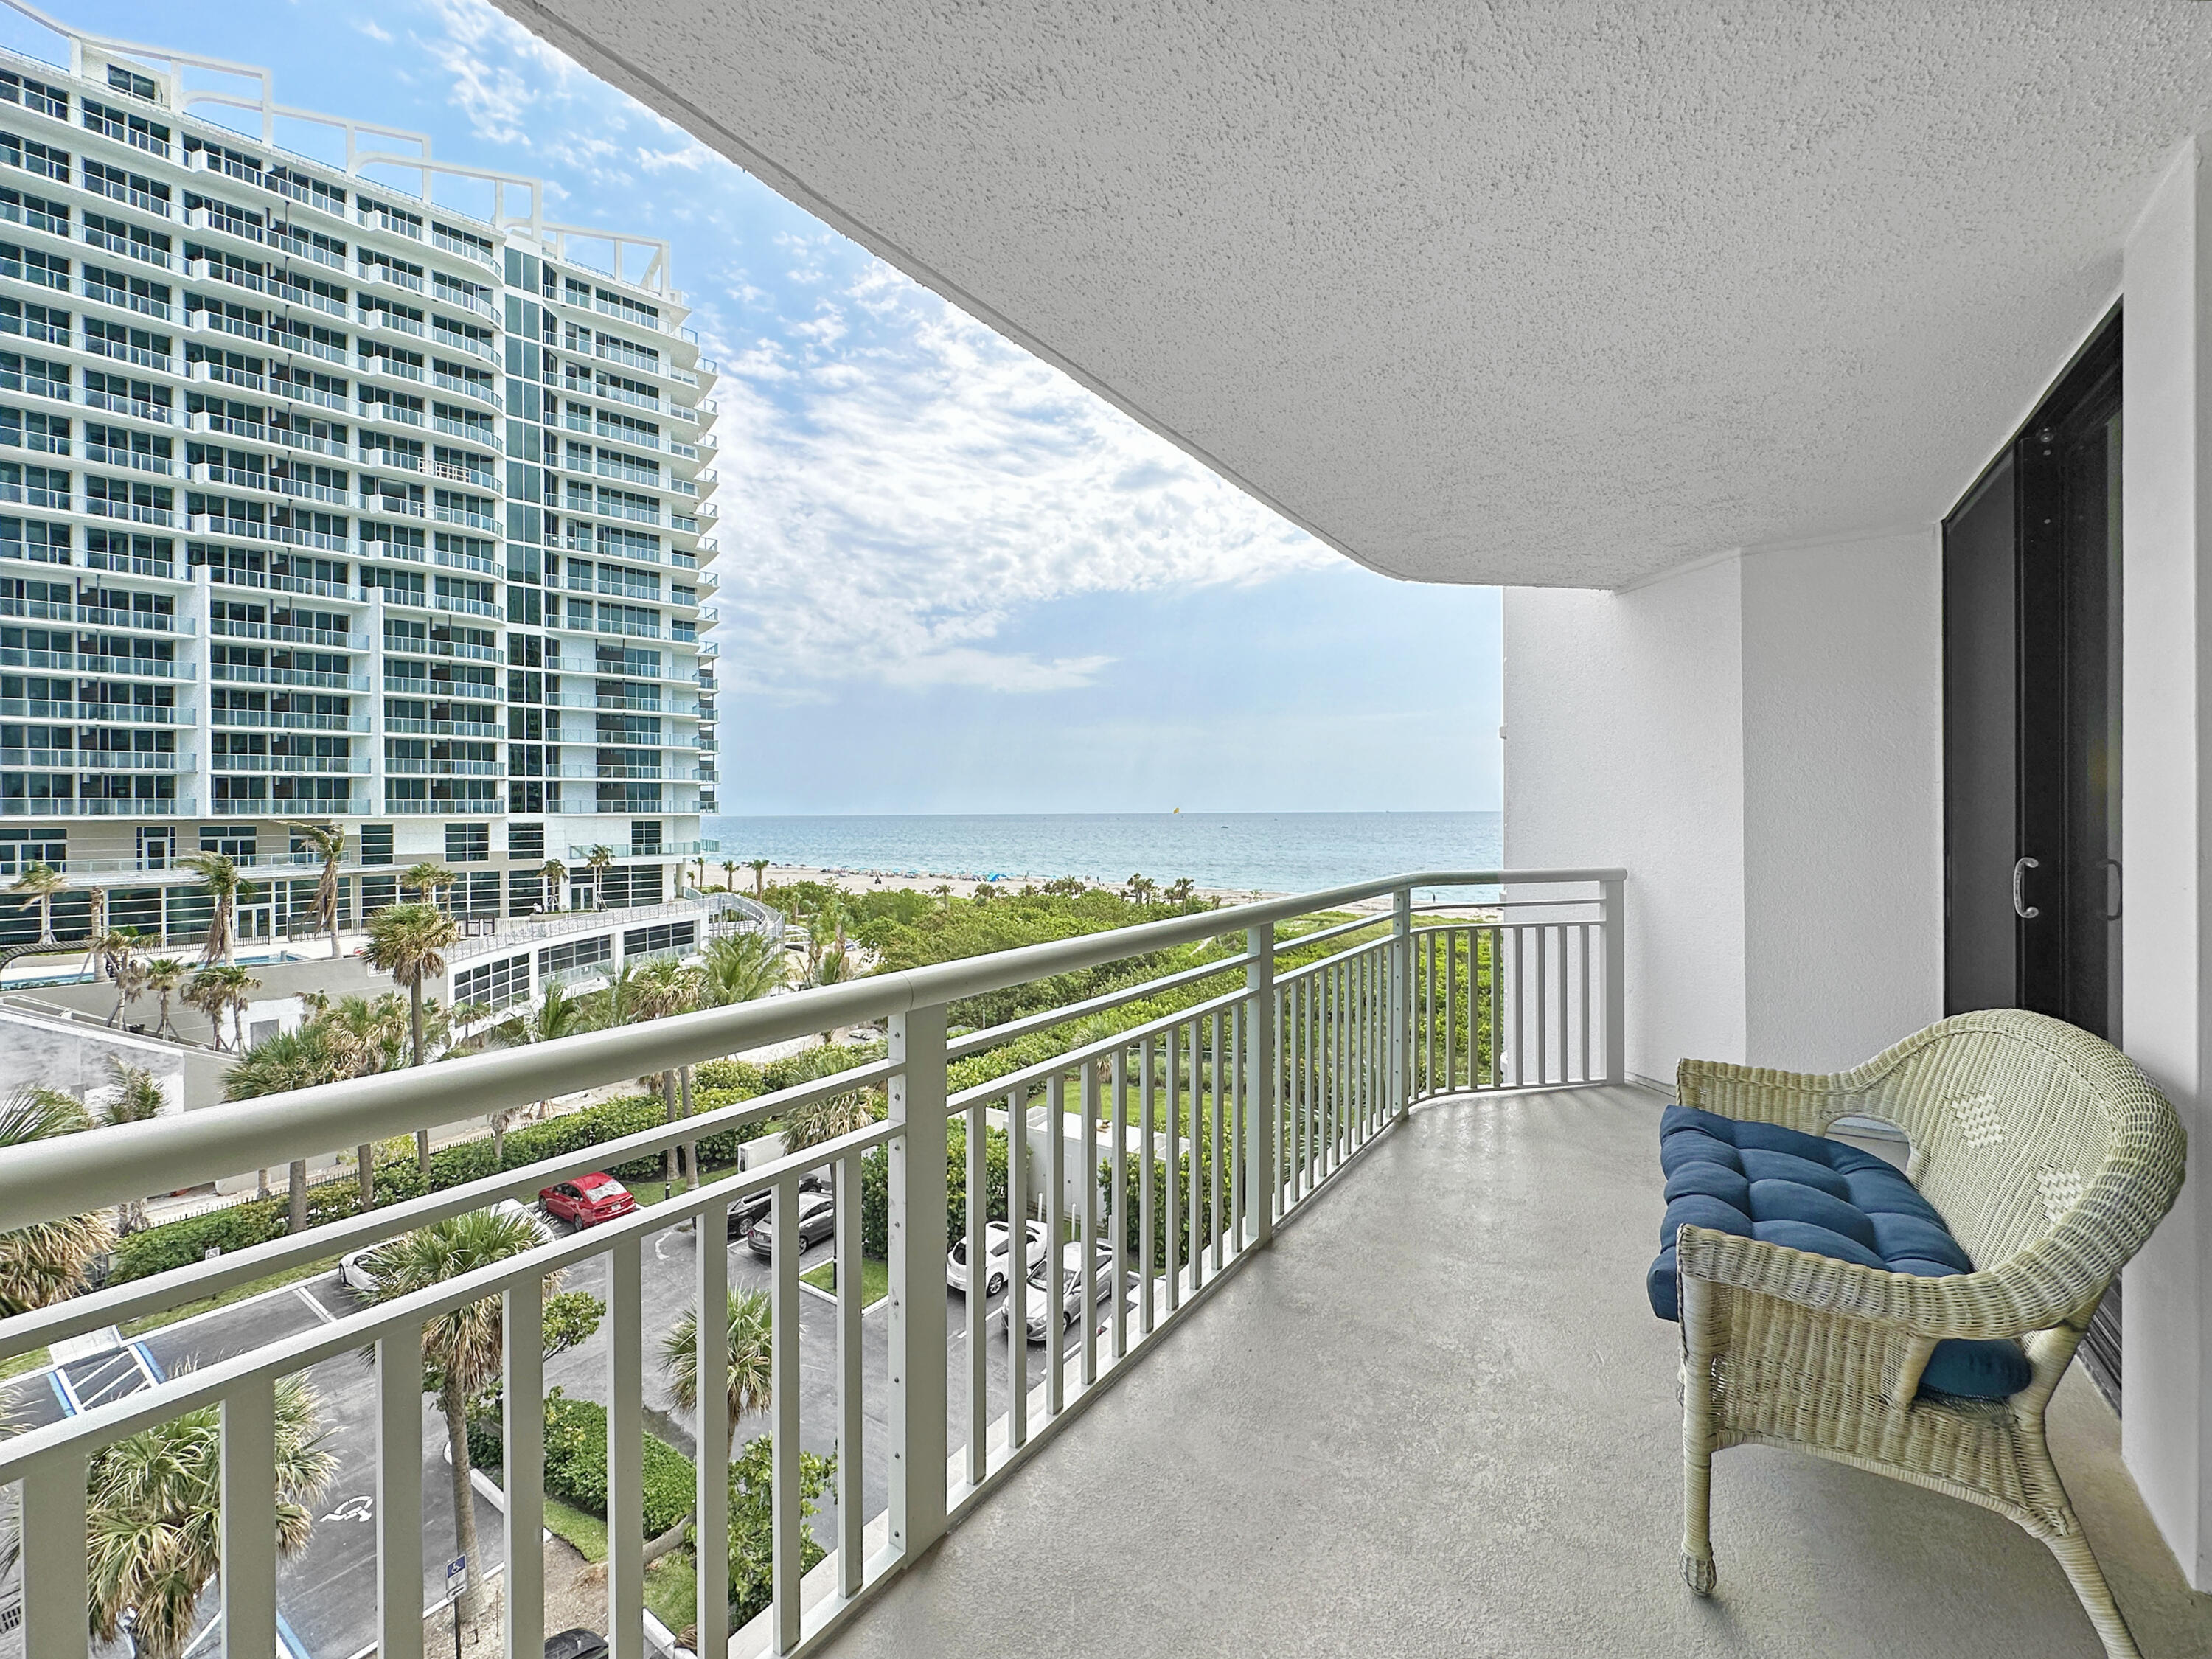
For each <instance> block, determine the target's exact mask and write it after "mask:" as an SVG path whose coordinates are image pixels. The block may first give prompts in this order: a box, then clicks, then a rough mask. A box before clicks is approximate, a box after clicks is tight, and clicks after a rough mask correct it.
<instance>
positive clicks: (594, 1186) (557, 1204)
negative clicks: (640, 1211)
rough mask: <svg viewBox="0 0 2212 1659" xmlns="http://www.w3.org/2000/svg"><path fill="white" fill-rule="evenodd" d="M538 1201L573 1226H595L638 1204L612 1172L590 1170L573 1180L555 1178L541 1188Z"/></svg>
mask: <svg viewBox="0 0 2212 1659" xmlns="http://www.w3.org/2000/svg"><path fill="white" fill-rule="evenodd" d="M538 1202H539V1203H540V1204H543V1205H544V1206H545V1213H546V1214H548V1215H550V1216H551V1217H552V1218H554V1219H555V1220H556V1221H565V1222H567V1223H568V1224H569V1225H571V1226H574V1227H596V1226H598V1225H599V1223H601V1222H602V1221H612V1220H613V1219H614V1218H616V1217H617V1216H618V1215H628V1214H629V1212H631V1211H632V1210H635V1208H637V1200H636V1199H635V1198H633V1197H632V1196H631V1195H630V1190H629V1188H627V1187H625V1186H623V1184H622V1182H619V1181H617V1180H616V1179H615V1178H614V1177H613V1176H611V1175H603V1174H601V1173H599V1171H598V1170H593V1171H592V1173H591V1174H590V1175H580V1176H577V1177H576V1178H575V1179H574V1181H556V1182H554V1183H553V1184H552V1185H551V1186H550V1187H547V1188H542V1189H540V1191H539V1192H538Z"/></svg>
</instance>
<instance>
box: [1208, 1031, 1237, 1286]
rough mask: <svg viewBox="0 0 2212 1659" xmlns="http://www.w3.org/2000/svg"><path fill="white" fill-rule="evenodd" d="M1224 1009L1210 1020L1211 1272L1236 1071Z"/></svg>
mask: <svg viewBox="0 0 2212 1659" xmlns="http://www.w3.org/2000/svg"><path fill="white" fill-rule="evenodd" d="M1222 1012H1223V1011H1221V1010H1219V1009H1216V1010H1215V1011H1214V1013H1213V1016H1212V1018H1211V1019H1209V1020H1208V1021H1207V1022H1206V1025H1207V1028H1208V1030H1210V1031H1211V1033H1212V1035H1211V1036H1209V1037H1208V1038H1207V1042H1206V1078H1207V1082H1208V1083H1209V1084H1210V1085H1212V1086H1211V1087H1210V1088H1209V1089H1208V1090H1207V1097H1208V1098H1207V1103H1206V1104H1207V1110H1206V1271H1207V1272H1208V1273H1219V1272H1220V1271H1221V1234H1222V1231H1223V1200H1224V1199H1225V1197H1226V1196H1227V1190H1226V1188H1225V1184H1224V1182H1223V1181H1222V1168H1221V1160H1222V1158H1223V1156H1224V1155H1225V1152H1226V1151H1227V1146H1226V1145H1225V1139H1226V1138H1225V1135H1224V1134H1223V1132H1222V1131H1223V1123H1222V1120H1223V1119H1224V1118H1225V1116H1226V1115H1227V1114H1228V1111H1229V1088H1230V1078H1231V1076H1233V1075H1234V1073H1231V1072H1229V1071H1228V1070H1227V1068H1226V1067H1225V1064H1224V1060H1225V1056H1226V1054H1228V1052H1229V1045H1228V1039H1227V1038H1226V1037H1225V1036H1224V1035H1223V1032H1222Z"/></svg>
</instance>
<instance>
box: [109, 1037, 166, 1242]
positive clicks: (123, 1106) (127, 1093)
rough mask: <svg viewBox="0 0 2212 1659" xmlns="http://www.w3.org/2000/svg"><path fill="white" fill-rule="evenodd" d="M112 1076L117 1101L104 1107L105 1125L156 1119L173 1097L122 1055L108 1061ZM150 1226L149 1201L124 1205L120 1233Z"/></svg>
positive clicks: (150, 1074)
mask: <svg viewBox="0 0 2212 1659" xmlns="http://www.w3.org/2000/svg"><path fill="white" fill-rule="evenodd" d="M107 1068H108V1072H109V1073H110V1075H112V1077H113V1078H114V1079H115V1098H114V1099H112V1100H111V1101H109V1102H108V1103H107V1104H106V1105H105V1106H103V1107H101V1108H100V1121H101V1122H103V1123H143V1122H145V1121H147V1120H148V1119H149V1118H156V1117H159V1116H161V1114H162V1113H163V1112H164V1111H165V1110H167V1108H168V1103H169V1097H168V1096H167V1095H166V1094H165V1093H163V1092H162V1090H161V1079H159V1078H157V1077H155V1075H154V1074H153V1073H151V1072H149V1071H148V1070H147V1069H146V1068H145V1067H144V1066H132V1065H130V1064H129V1063H127V1062H126V1061H125V1060H122V1059H121V1058H120V1057H118V1056H114V1055H111V1056H110V1057H109V1059H108V1061H107ZM145 1225H146V1200H144V1199H143V1198H134V1199H130V1200H126V1201H125V1203H124V1205H123V1206H122V1215H121V1217H120V1218H119V1220H118V1225H117V1231H118V1232H123V1233H135V1232H137V1231H139V1230H141V1229H142V1228H143V1227H144V1226H145Z"/></svg>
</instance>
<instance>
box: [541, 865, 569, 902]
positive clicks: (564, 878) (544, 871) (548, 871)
mask: <svg viewBox="0 0 2212 1659" xmlns="http://www.w3.org/2000/svg"><path fill="white" fill-rule="evenodd" d="M538 879H539V880H540V881H542V882H544V884H545V897H546V905H545V908H547V909H549V910H559V909H562V908H565V906H566V904H567V902H568V866H567V865H565V864H563V863H562V862H561V860H558V859H548V860H545V862H544V863H543V864H541V865H539V866H538Z"/></svg>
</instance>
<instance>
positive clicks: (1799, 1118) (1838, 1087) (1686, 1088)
mask: <svg viewBox="0 0 2212 1659" xmlns="http://www.w3.org/2000/svg"><path fill="white" fill-rule="evenodd" d="M1847 1080H1851V1079H1850V1074H1848V1073H1846V1074H1845V1075H1844V1076H1842V1077H1838V1076H1836V1075H1832V1074H1828V1075H1814V1074H1810V1073H1802V1072H1778V1071H1775V1070H1773V1069H1772V1068H1771V1067H1769V1066H1734V1065H1730V1064H1729V1062H1728V1061H1726V1060H1684V1061H1682V1063H1681V1064H1680V1066H1676V1067H1675V1069H1674V1087H1675V1091H1676V1098H1677V1099H1679V1100H1680V1102H1681V1103H1682V1104H1684V1105H1685V1106H1693V1107H1696V1108H1697V1109H1699V1110H1700V1111H1706V1112H1713V1113H1717V1114H1718V1115H1720V1116H1722V1117H1732V1118H1735V1119H1738V1120H1739V1121H1745V1122H1752V1123H1774V1124H1779V1125H1780V1126H1781V1127H1784V1128H1785V1129H1796V1130H1799V1131H1801V1132H1802V1133H1806V1134H1808V1135H1817V1134H1820V1133H1824V1132H1825V1131H1826V1129H1827V1127H1828V1125H1830V1124H1831V1123H1832V1122H1834V1121H1836V1120H1837V1119H1838V1118H1839V1117H1842V1116H1844V1115H1847V1114H1849V1113H1850V1112H1851V1111H1854V1110H1856V1109H1857V1106H1856V1104H1855V1101H1856V1099H1857V1095H1858V1091H1857V1090H1856V1089H1852V1088H1850V1087H1847V1086H1845V1085H1846V1083H1847Z"/></svg>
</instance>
